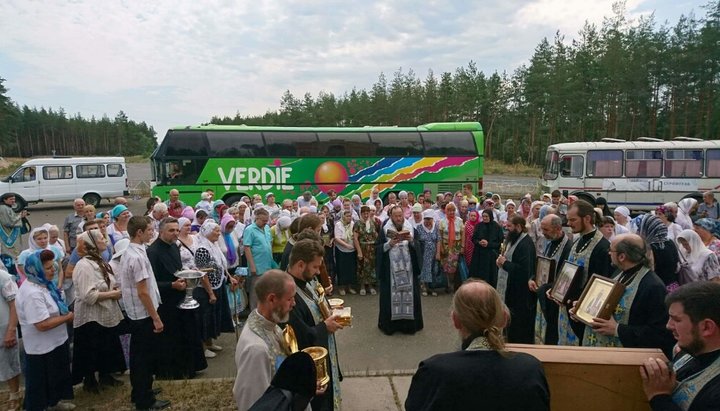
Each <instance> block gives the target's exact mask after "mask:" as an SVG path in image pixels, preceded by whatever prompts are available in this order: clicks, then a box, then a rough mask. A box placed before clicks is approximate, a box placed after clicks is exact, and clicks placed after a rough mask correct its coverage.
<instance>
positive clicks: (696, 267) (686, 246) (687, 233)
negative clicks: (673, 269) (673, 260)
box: [675, 230, 720, 285]
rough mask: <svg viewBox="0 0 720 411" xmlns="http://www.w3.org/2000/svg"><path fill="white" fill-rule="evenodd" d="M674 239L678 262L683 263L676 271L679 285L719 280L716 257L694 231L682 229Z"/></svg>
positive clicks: (718, 265)
mask: <svg viewBox="0 0 720 411" xmlns="http://www.w3.org/2000/svg"><path fill="white" fill-rule="evenodd" d="M675 241H676V242H677V244H678V248H679V249H680V257H681V258H680V263H681V264H682V265H683V267H682V268H681V272H680V273H678V280H679V281H680V283H681V285H682V284H684V283H686V282H693V281H707V280H713V281H720V263H719V262H718V257H717V256H716V255H715V253H713V252H712V251H711V250H710V249H708V248H707V247H706V246H705V244H703V242H702V240H701V239H700V236H699V235H698V234H697V233H696V232H695V231H693V230H683V231H682V232H680V234H679V235H678V236H677V238H676V239H675ZM683 274H685V275H684V276H683ZM683 277H684V278H683Z"/></svg>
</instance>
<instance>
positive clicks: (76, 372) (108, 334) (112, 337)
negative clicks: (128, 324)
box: [72, 321, 127, 385]
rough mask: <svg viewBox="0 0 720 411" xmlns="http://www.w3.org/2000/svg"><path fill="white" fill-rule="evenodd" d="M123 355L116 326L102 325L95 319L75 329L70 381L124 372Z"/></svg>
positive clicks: (76, 381) (74, 382)
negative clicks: (96, 374) (98, 374)
mask: <svg viewBox="0 0 720 411" xmlns="http://www.w3.org/2000/svg"><path fill="white" fill-rule="evenodd" d="M126 369H127V368H126V366H125V356H124V355H123V350H122V346H121V345H120V336H119V335H118V332H117V327H111V328H108V327H103V326H102V325H100V324H98V323H96V322H95V321H92V322H89V323H85V324H83V325H81V326H80V327H78V328H76V329H75V341H74V343H73V363H72V383H73V385H74V384H79V383H81V382H82V380H83V378H85V377H88V376H91V375H93V376H94V375H95V373H96V372H98V373H100V374H111V373H115V372H124V371H125V370H126Z"/></svg>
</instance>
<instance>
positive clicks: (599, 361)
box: [507, 344, 667, 411]
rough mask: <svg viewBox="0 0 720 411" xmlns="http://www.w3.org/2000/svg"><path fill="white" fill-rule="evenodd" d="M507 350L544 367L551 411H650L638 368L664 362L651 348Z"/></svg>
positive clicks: (536, 347) (514, 347) (512, 347)
mask: <svg viewBox="0 0 720 411" xmlns="http://www.w3.org/2000/svg"><path fill="white" fill-rule="evenodd" d="M507 349H508V350H509V351H515V352H524V353H527V354H530V355H532V356H533V357H535V358H537V359H539V360H540V361H541V362H542V363H543V366H544V367H545V376H546V377H547V380H548V384H549V385H550V404H551V409H552V410H553V411H561V410H568V411H571V410H572V411H576V410H580V409H581V410H583V411H593V410H597V411H607V410H622V411H640V410H642V411H645V410H650V405H649V404H648V401H647V397H645V392H644V391H643V389H642V381H641V380H640V371H639V369H640V365H641V364H642V363H643V362H644V361H645V360H647V359H648V358H651V357H653V358H661V359H662V360H663V361H667V358H666V357H665V355H664V354H663V353H662V351H660V350H659V349H651V348H596V347H558V346H552V345H527V344H508V345H507Z"/></svg>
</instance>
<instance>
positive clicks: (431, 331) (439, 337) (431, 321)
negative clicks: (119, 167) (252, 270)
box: [23, 199, 460, 378]
mask: <svg viewBox="0 0 720 411" xmlns="http://www.w3.org/2000/svg"><path fill="white" fill-rule="evenodd" d="M128 204H129V208H130V211H132V212H133V214H136V215H141V214H143V212H144V208H145V199H140V200H130V201H129V203H128ZM109 208H110V204H109V203H108V202H106V201H104V202H103V206H102V207H101V208H100V209H109ZM28 210H29V211H30V216H29V220H30V223H31V224H32V226H33V227H36V226H39V225H42V224H45V223H48V222H49V223H52V224H56V225H58V227H62V223H63V220H64V218H65V216H67V215H68V214H69V213H70V212H71V211H72V203H69V202H68V203H44V204H43V203H40V204H36V205H32V206H30V207H29V208H28ZM61 229H62V228H61ZM23 244H27V235H25V236H23ZM342 298H343V299H344V300H345V305H347V306H350V307H352V312H353V317H354V318H353V326H352V327H350V328H345V329H343V330H340V331H338V332H337V341H338V352H339V356H340V364H341V368H342V370H343V372H344V373H346V374H348V375H358V374H360V375H365V374H366V373H368V372H369V373H377V372H384V371H396V370H414V369H415V368H416V367H417V365H418V363H419V362H420V361H421V360H423V359H425V358H427V357H429V356H431V355H433V354H436V353H440V352H449V351H454V350H457V349H458V348H459V346H460V340H459V338H458V337H457V333H456V332H455V331H454V329H453V327H452V323H451V321H450V302H451V298H450V296H449V295H443V294H441V295H440V296H438V297H424V298H423V300H422V306H423V319H424V321H425V328H424V329H423V330H422V331H420V332H418V333H417V334H415V335H402V334H395V335H392V336H386V335H384V334H382V333H381V332H380V330H379V329H378V328H377V316H378V297H377V296H370V295H367V296H360V295H355V296H352V295H346V296H345V297H342ZM219 342H220V345H221V346H223V347H224V348H225V349H224V350H223V351H222V352H220V353H219V355H218V356H217V357H216V358H214V359H210V360H209V363H210V367H209V369H208V370H207V371H206V372H205V373H204V375H203V377H206V378H215V377H234V376H235V365H234V360H233V358H234V349H235V335H234V334H225V335H223V336H222V338H221V339H220V341H219Z"/></svg>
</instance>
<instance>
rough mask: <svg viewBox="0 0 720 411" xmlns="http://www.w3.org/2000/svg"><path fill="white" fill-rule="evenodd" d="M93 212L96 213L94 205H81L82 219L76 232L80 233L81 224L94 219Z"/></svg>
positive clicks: (81, 229)
mask: <svg viewBox="0 0 720 411" xmlns="http://www.w3.org/2000/svg"><path fill="white" fill-rule="evenodd" d="M95 214H97V212H96V211H95V206H94V205H92V204H85V207H83V209H82V217H83V220H82V221H81V222H80V224H78V227H77V234H80V233H82V232H83V231H84V230H83V226H84V225H85V223H86V222H88V221H94V220H95Z"/></svg>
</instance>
